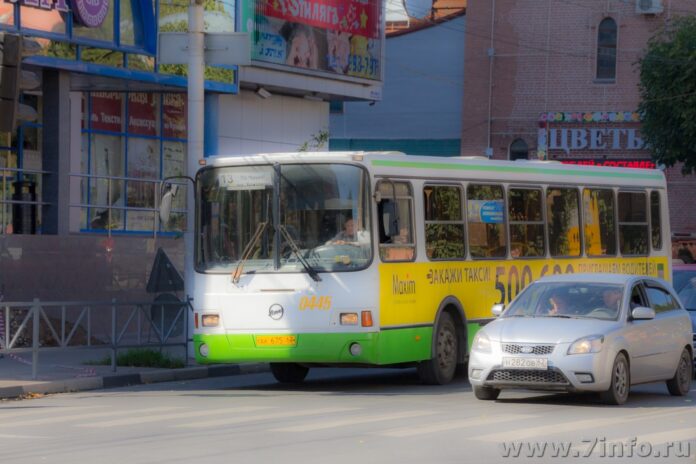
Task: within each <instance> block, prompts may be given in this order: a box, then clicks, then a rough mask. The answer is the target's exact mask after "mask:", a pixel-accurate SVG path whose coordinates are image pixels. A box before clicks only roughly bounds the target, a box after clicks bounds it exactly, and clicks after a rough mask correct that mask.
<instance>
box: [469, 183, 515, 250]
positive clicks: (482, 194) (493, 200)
mask: <svg viewBox="0 0 696 464" xmlns="http://www.w3.org/2000/svg"><path fill="white" fill-rule="evenodd" d="M466 198H467V200H466V215H467V224H468V236H469V250H471V256H472V257H474V258H505V257H506V256H507V237H506V236H505V196H504V193H503V187H502V186H501V185H477V184H470V185H469V186H468V187H467V189H466Z"/></svg>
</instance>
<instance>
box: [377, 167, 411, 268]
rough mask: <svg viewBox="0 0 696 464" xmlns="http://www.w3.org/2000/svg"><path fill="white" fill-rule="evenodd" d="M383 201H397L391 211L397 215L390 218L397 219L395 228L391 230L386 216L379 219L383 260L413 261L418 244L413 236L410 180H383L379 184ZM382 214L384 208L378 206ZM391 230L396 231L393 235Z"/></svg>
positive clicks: (380, 249)
mask: <svg viewBox="0 0 696 464" xmlns="http://www.w3.org/2000/svg"><path fill="white" fill-rule="evenodd" d="M377 191H378V192H379V193H380V195H381V197H382V201H383V202H385V203H386V202H387V201H392V202H394V203H395V208H394V209H393V211H390V212H389V215H390V216H391V215H392V214H393V215H394V216H395V217H390V218H389V220H392V221H396V227H394V229H395V230H390V229H392V227H391V226H390V224H385V218H384V217H380V219H379V229H380V231H379V237H380V238H379V242H380V243H379V255H380V257H381V258H382V261H413V259H414V258H415V256H416V244H415V240H414V237H413V194H412V192H411V184H410V183H408V182H392V181H382V182H380V183H379V184H377ZM378 211H379V214H380V216H382V214H383V212H384V211H383V208H382V207H379V208H378ZM390 232H396V233H397V235H393V234H391V233H390Z"/></svg>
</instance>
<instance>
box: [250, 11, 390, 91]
mask: <svg viewBox="0 0 696 464" xmlns="http://www.w3.org/2000/svg"><path fill="white" fill-rule="evenodd" d="M240 30H241V31H242V32H249V33H250V36H251V41H252V43H251V59H252V60H254V61H257V62H264V63H271V64H276V65H281V66H288V67H290V68H294V69H298V68H303V69H306V70H309V71H317V72H323V73H330V74H334V75H344V76H351V77H356V78H363V79H372V80H381V78H382V69H381V67H382V47H383V46H384V44H383V40H382V37H383V30H384V18H383V13H382V6H381V2H378V1H374V0H244V1H243V2H242V4H241V14H240Z"/></svg>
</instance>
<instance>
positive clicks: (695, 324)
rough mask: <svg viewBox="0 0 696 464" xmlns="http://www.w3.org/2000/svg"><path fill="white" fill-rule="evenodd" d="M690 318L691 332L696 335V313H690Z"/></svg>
mask: <svg viewBox="0 0 696 464" xmlns="http://www.w3.org/2000/svg"><path fill="white" fill-rule="evenodd" d="M689 317H690V318H691V331H692V332H693V333H696V311H689Z"/></svg>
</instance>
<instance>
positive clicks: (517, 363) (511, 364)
mask: <svg viewBox="0 0 696 464" xmlns="http://www.w3.org/2000/svg"><path fill="white" fill-rule="evenodd" d="M503 367H506V368H508V369H539V370H546V369H548V368H549V360H548V359H546V358H503Z"/></svg>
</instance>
